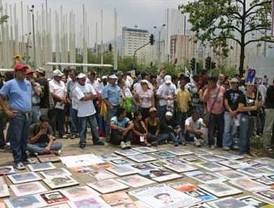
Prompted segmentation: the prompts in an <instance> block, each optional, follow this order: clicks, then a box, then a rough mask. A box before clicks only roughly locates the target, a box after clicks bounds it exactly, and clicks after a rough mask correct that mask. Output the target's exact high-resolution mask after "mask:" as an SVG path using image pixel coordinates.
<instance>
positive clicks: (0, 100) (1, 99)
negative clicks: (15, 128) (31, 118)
mask: <svg viewBox="0 0 274 208" xmlns="http://www.w3.org/2000/svg"><path fill="white" fill-rule="evenodd" d="M0 107H1V108H2V110H3V111H4V113H5V114H6V115H7V116H8V117H9V118H14V117H15V116H16V112H13V111H11V110H10V109H9V108H8V106H7V105H6V104H5V99H4V97H3V95H0Z"/></svg>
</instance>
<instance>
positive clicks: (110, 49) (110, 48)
mask: <svg viewBox="0 0 274 208" xmlns="http://www.w3.org/2000/svg"><path fill="white" fill-rule="evenodd" d="M108 50H109V52H112V45H111V43H110V44H109V45H108Z"/></svg>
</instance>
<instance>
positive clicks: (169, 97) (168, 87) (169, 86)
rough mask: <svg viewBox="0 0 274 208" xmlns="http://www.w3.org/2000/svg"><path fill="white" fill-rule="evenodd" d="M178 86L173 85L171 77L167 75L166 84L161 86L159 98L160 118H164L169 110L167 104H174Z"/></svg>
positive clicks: (158, 92)
mask: <svg viewBox="0 0 274 208" xmlns="http://www.w3.org/2000/svg"><path fill="white" fill-rule="evenodd" d="M175 93H176V86H175V85H174V84H173V83H172V78H171V76H170V75H165V77H164V83H163V84H161V85H160V86H159V89H158V90H157V96H158V98H159V108H158V112H159V117H160V118H163V117H164V115H165V112H166V110H167V104H168V102H169V103H172V102H174V99H175Z"/></svg>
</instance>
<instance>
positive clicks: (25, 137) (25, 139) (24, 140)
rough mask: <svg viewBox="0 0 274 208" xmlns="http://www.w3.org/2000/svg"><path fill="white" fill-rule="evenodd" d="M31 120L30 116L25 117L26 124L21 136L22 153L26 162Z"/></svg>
mask: <svg viewBox="0 0 274 208" xmlns="http://www.w3.org/2000/svg"><path fill="white" fill-rule="evenodd" d="M30 124H31V120H30V116H27V117H26V116H24V124H23V129H22V134H21V151H22V159H23V161H26V160H27V159H28V155H27V144H28V138H29V128H30Z"/></svg>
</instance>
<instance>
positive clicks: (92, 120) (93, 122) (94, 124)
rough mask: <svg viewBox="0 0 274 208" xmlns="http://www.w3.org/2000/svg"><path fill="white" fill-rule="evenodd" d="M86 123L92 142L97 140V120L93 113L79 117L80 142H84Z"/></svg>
mask: <svg viewBox="0 0 274 208" xmlns="http://www.w3.org/2000/svg"><path fill="white" fill-rule="evenodd" d="M87 123H89V126H90V129H91V135H92V141H93V144H94V143H97V142H99V136H98V131H97V126H98V125H97V121H96V117H95V114H94V115H91V116H87V117H79V124H80V143H85V142H86V134H87Z"/></svg>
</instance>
